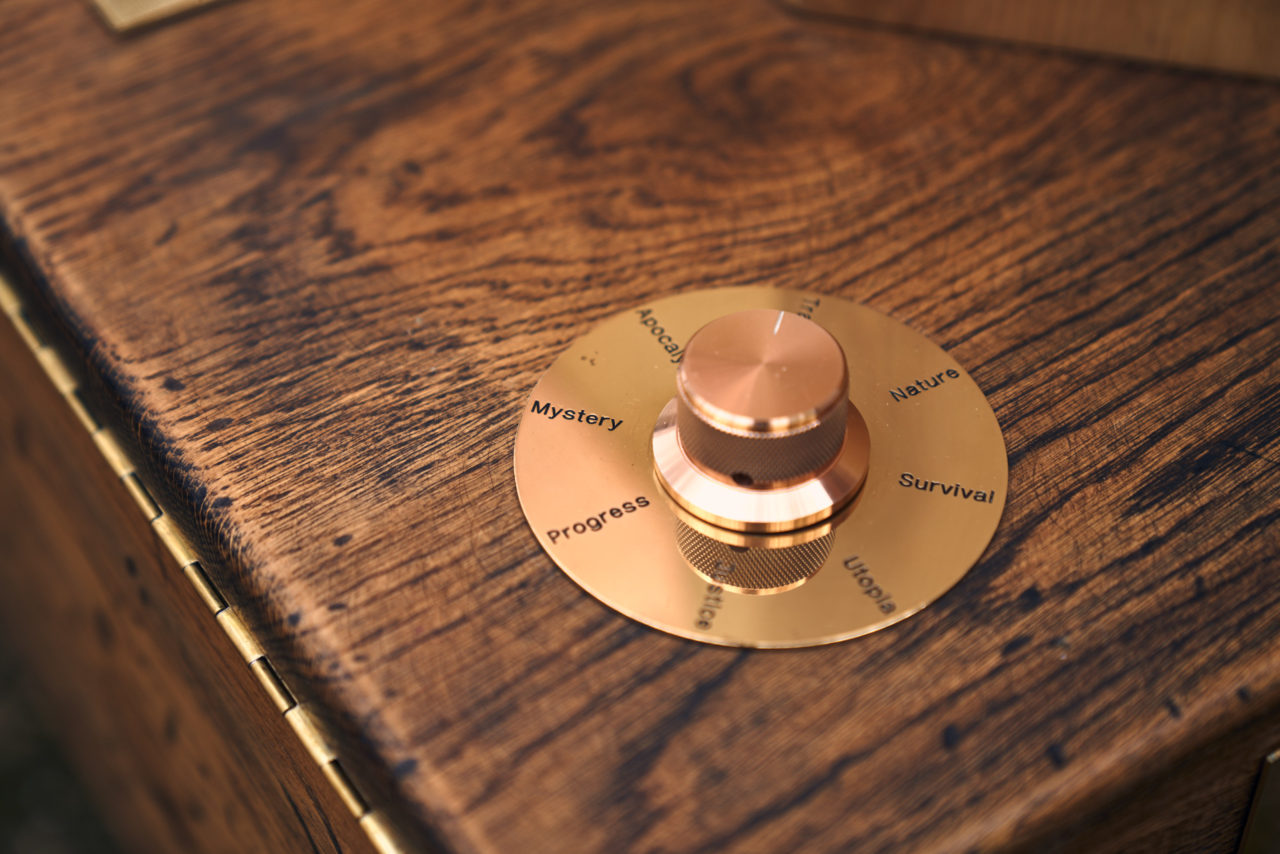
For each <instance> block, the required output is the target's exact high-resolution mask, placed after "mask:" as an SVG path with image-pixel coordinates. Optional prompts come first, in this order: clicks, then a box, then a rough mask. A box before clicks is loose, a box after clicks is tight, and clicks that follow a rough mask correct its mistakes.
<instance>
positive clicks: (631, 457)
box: [515, 288, 1008, 647]
mask: <svg viewBox="0 0 1280 854" xmlns="http://www.w3.org/2000/svg"><path fill="white" fill-rule="evenodd" d="M747 308H773V309H786V310H789V311H794V312H796V313H798V314H801V315H804V316H806V317H809V318H811V319H812V320H814V321H815V322H817V323H819V324H821V325H822V326H823V327H825V328H826V329H827V331H829V332H830V333H831V334H832V335H833V336H835V338H836V340H838V341H839V342H840V344H841V346H842V347H843V348H844V351H845V353H846V354H847V356H848V359H849V399H850V401H852V403H853V404H854V406H856V407H857V409H858V411H859V412H860V413H861V415H862V417H863V419H864V420H865V421H866V425H867V430H868V433H869V435H870V443H871V451H870V465H869V468H868V472H867V477H866V481H865V483H864V484H863V487H862V490H861V491H860V492H859V494H858V496H857V498H855V499H854V502H853V505H852V507H851V508H850V509H849V510H848V511H847V512H846V513H843V514H841V517H840V518H839V520H838V521H837V522H836V523H835V525H834V531H832V532H831V536H830V551H829V552H828V554H827V557H826V560H825V562H824V563H823V565H822V568H821V569H819V570H818V571H817V572H815V573H814V574H813V575H812V576H811V577H809V578H808V580H807V581H805V582H804V583H802V584H800V585H799V586H796V587H794V588H792V589H788V590H786V591H784V592H780V593H776V594H773V595H768V596H751V595H745V594H741V593H735V592H731V591H729V590H725V589H723V588H722V587H720V586H718V585H716V584H713V583H711V582H709V581H708V580H707V579H706V578H703V577H701V576H699V575H698V574H697V573H696V572H694V570H693V568H692V567H691V566H690V564H689V563H687V562H686V560H685V559H684V558H683V557H682V556H681V552H680V549H679V547H678V544H677V530H678V522H679V517H678V516H677V511H676V509H675V508H674V506H673V505H672V503H671V502H670V499H668V498H667V497H666V493H665V492H664V490H663V489H662V487H661V486H660V485H659V484H658V483H657V480H656V478H655V475H654V469H653V456H652V450H651V437H652V434H653V427H654V424H655V422H656V421H657V419H658V416H659V413H660V412H661V411H662V409H663V407H664V406H665V405H666V404H667V402H668V401H669V400H671V398H672V396H673V395H674V394H675V371H676V365H677V364H678V363H679V360H680V357H681V354H682V352H683V346H684V343H685V342H687V341H688V340H689V338H690V336H691V335H692V334H693V333H694V332H695V331H696V330H697V329H698V328H699V327H701V326H702V325H703V324H704V323H706V322H707V321H709V320H711V319H713V318H715V317H718V316H720V315H723V314H728V313H729V312H733V311H739V310H742V309H747ZM909 387H913V388H915V393H914V394H913V393H912V392H911V391H909V390H908V388H909ZM515 474H516V488H517V490H518V492H519V495H520V502H521V505H522V506H523V508H524V512H525V516H526V518H527V519H528V520H529V524H530V526H531V527H532V528H533V532H534V534H535V536H536V537H537V538H538V541H539V542H540V543H541V544H542V546H543V548H545V549H546V550H547V553H548V554H550V555H551V558H552V559H553V560H554V561H555V562H556V563H557V564H558V565H559V566H560V568H561V569H563V570H564V572H565V573H566V574H567V575H568V576H569V577H570V578H572V579H573V580H574V581H575V582H577V583H578V584H579V585H580V586H581V587H582V588H583V589H584V590H586V591H587V592H588V593H590V594H591V595H593V596H595V597H596V598H597V599H599V600H600V601H601V602H603V603H604V604H606V605H608V606H609V607H611V608H613V609H615V610H617V611H619V612H621V613H622V614H625V615H626V616H628V617H631V618H633V619H635V620H639V621H640V622H642V623H644V624H646V625H649V626H652V627H654V628H656V629H661V630H662V631H665V632H670V633H672V634H675V635H679V636H681V637H685V638H689V639H691V640H698V641H704V642H706V643H714V644H724V645H729V646H748V647H798V646H813V645H818V644H825V643H834V642H836V641H842V640H847V639H849V638H853V637H857V636H858V635H863V634H867V633H868V632H873V631H876V630H877V629H882V628H884V627H885V626H889V625H892V624H893V623H896V622H898V621H899V620H902V619H904V618H906V617H908V616H910V615H911V614H914V613H915V612H917V611H919V610H920V609H921V608H923V607H925V606H926V605H928V604H929V603H931V602H933V601H934V600H936V599H937V598H938V597H939V596H941V595H942V594H943V593H945V592H946V591H947V590H948V589H949V588H950V587H952V586H953V585H954V584H955V583H956V582H957V581H959V580H960V578H961V577H962V576H963V575H964V574H965V573H966V572H967V571H968V570H969V568H970V567H971V566H973V564H974V563H975V562H976V561H977V560H978V558H979V557H980V556H981V555H982V552H983V550H984V549H986V547H987V544H988V543H989V542H990V541H991V537H992V535H993V534H994V533H995V530H996V526H997V525H998V524H999V522H1000V515H1001V513H1002V511H1003V510H1004V500H1005V490H1006V487H1007V485H1008V460H1007V457H1006V455H1005V447H1004V438H1003V436H1002V435H1001V433H1000V425H999V423H998V422H997V421H996V417H995V413H993V412H992V411H991V407H990V406H989V405H988V404H987V401H986V398H985V397H984V396H983V394H982V391H981V390H980V389H979V388H978V386H977V384H976V383H974V381H973V380H972V379H971V378H970V377H969V375H968V374H967V373H965V371H964V369H963V368H961V367H960V365H959V364H957V363H956V361H955V360H954V359H952V358H951V357H950V356H948V355H947V354H946V352H944V351H943V350H942V349H941V348H939V347H938V346H936V345H935V344H933V343H932V342H930V341H929V340H928V339H927V338H925V337H924V336H922V335H920V334H919V333H917V332H915V331H913V330H911V329H909V328H907V327H906V326H903V325H902V324H900V323H898V322H897V321H895V320H892V319H891V318H889V317H886V316H885V315H883V314H880V313H879V312H876V311H874V310H872V309H869V308H866V307H865V306H861V305H858V304H856V303H852V302H849V301H847V300H842V299H839V298H836V297H830V296H818V295H812V294H804V293H799V292H794V291H780V290H775V289H771V288H726V289H722V290H714V291H699V292H693V293H687V294H681V295H679V296H674V297H669V298H667V299H663V300H660V301H658V302H654V303H651V304H649V305H646V306H641V307H639V308H635V309H629V310H627V311H624V312H622V313H621V314H618V315H616V316H614V317H612V318H610V319H609V320H607V321H605V322H604V323H602V324H600V325H599V326H598V327H596V329H594V330H592V331H591V332H590V333H588V334H587V335H585V336H583V337H582V338H580V339H579V340H577V341H576V342H574V343H573V344H572V345H571V346H570V347H569V348H568V349H567V350H566V351H565V352H564V353H562V354H561V355H560V357H559V358H558V359H556V361H555V363H554V364H553V365H552V366H551V369H550V370H548V371H547V373H546V374H545V375H544V376H543V377H542V379H541V380H540V381H539V382H538V384H537V385H536V386H534V389H533V392H532V394H531V395H530V397H529V400H528V401H527V402H526V404H525V406H524V413H523V415H522V417H521V420H520V427H519V430H518V432H517V434H516V442H515ZM919 484H923V488H921V487H920V485H919ZM931 484H932V485H931Z"/></svg>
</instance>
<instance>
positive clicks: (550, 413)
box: [533, 400, 622, 433]
mask: <svg viewBox="0 0 1280 854" xmlns="http://www.w3.org/2000/svg"><path fill="white" fill-rule="evenodd" d="M533 411H534V412H536V413H537V414H538V415H545V416H547V417H548V418H550V419H551V420H552V421H555V420H556V419H557V418H563V419H564V420H565V421H579V422H581V423H583V424H598V425H600V426H601V427H603V426H605V424H608V425H609V432H610V433H612V432H613V431H614V430H617V429H618V428H619V427H621V426H622V419H621V418H609V417H608V416H605V415H596V414H595V413H593V412H586V411H584V410H581V409H568V408H561V407H559V406H552V405H551V404H549V403H543V402H542V401H540V400H535V401H534V402H533Z"/></svg>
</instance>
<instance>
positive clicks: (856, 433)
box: [653, 309, 868, 532]
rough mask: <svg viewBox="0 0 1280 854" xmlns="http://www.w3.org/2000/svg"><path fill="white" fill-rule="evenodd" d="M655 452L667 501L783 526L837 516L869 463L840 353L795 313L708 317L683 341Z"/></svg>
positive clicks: (718, 518) (733, 521)
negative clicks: (681, 352) (672, 389)
mask: <svg viewBox="0 0 1280 854" xmlns="http://www.w3.org/2000/svg"><path fill="white" fill-rule="evenodd" d="M653 453H654V467H655V470H656V473H657V475H658V479H659V481H660V482H661V483H662V485H663V486H664V488H665V489H666V491H667V493H668V494H669V495H670V496H671V498H672V499H674V500H675V502H676V503H677V504H678V505H679V506H680V507H682V508H683V509H685V510H687V511H688V512H689V513H691V514H693V515H694V516H696V517H698V518H700V519H703V520H705V521H708V522H711V523H712V524H714V525H717V526H720V527H723V528H728V529H731V530H736V531H761V532H780V531H794V530H796V529H798V528H801V527H804V526H806V525H811V524H814V523H815V522H818V521H821V520H823V519H827V518H830V517H831V516H832V515H833V514H834V513H835V512H836V511H837V510H838V509H839V508H840V507H842V506H844V505H845V504H847V503H848V502H849V501H850V499H852V497H853V496H854V495H855V494H856V493H857V491H858V489H859V487H861V485H862V481H863V479H864V478H865V476H866V471H867V457H868V435H867V428H866V423H865V422H864V421H863V419H862V417H861V415H859V414H858V412H857V410H856V409H855V408H854V407H853V406H852V405H851V404H850V402H849V372H848V367H847V364H846V361H845V353H844V350H843V349H841V347H840V344H839V343H838V342H837V341H836V340H835V338H833V337H832V336H831V334H830V333H828V332H827V331H826V330H825V329H823V328H822V327H821V326H820V325H819V324H817V323H814V322H813V321H812V320H808V319H807V318H804V317H801V316H800V315H798V314H794V313H792V312H788V311H780V310H777V309H755V310H751V311H740V312H736V313H734V314H729V315H725V316H723V317H720V318H717V319H715V320H712V321H711V322H710V323H708V324H706V325H705V326H703V327H702V328H701V329H699V330H698V331H697V332H696V333H694V335H693V337H692V338H691V339H690V340H689V344H688V346H687V347H686V348H685V354H684V358H683V360H682V361H681V363H680V367H679V369H678V371H677V373H676V396H675V398H674V399H672V401H671V402H670V403H668V404H667V406H666V408H664V409H663V411H662V414H661V415H660V416H659V418H658V423H657V425H656V426H655V428H654V434H653Z"/></svg>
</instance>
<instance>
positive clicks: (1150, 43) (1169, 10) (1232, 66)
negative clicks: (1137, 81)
mask: <svg viewBox="0 0 1280 854" xmlns="http://www.w3.org/2000/svg"><path fill="white" fill-rule="evenodd" d="M785 2H787V3H789V4H791V5H792V6H793V7H795V8H796V9H800V10H804V11H807V12H815V13H819V14H826V15H838V16H842V17H849V18H853V19H856V20H858V21H860V22H862V23H872V22H874V23H877V24H891V25H895V26H907V27H913V28H915V27H918V28H920V29H924V30H933V31H938V32H946V33H960V34H963V35H967V36H982V37H984V38H997V39H1010V40H1013V41H1018V42H1027V43H1030V44H1036V45H1046V46H1049V47H1055V48H1068V49H1070V50H1083V51H1089V52H1092V53H1107V54H1114V55H1116V56H1123V57H1128V58H1132V59H1141V60H1148V61H1155V62H1168V63H1173V64H1175V65H1184V66H1192V67H1196V68H1213V69H1217V70H1220V71H1227V72H1232V73H1235V74H1256V75H1261V76H1265V77H1270V78H1272V79H1275V78H1280V50H1277V44H1280V4H1277V3H1275V2H1274V1H1273V0H960V2H956V0H785Z"/></svg>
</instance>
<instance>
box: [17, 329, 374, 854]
mask: <svg viewBox="0 0 1280 854" xmlns="http://www.w3.org/2000/svg"><path fill="white" fill-rule="evenodd" d="M0 365H3V366H4V370H3V371H0V484H2V485H3V489H2V490H0V576H2V577H3V579H4V595H3V596H0V641H3V643H4V648H5V650H6V651H7V652H8V653H11V654H13V655H14V656H15V657H17V658H20V659H21V660H22V661H24V662H25V664H26V668H25V671H26V672H25V679H24V681H25V682H26V683H27V690H28V692H29V693H31V694H33V695H34V696H35V698H36V699H38V700H39V701H41V702H40V703H39V705H40V708H41V710H42V712H43V718H44V723H45V726H46V728H47V729H48V730H50V731H53V732H56V733H57V734H58V736H59V738H60V740H61V742H62V744H63V747H64V748H65V749H66V750H67V752H69V753H70V754H71V755H72V757H73V758H74V759H75V760H76V761H77V762H78V764H79V771H80V774H81V777H82V778H83V779H84V780H86V781H87V782H88V783H89V784H90V785H91V787H92V795H93V797H94V800H95V802H96V803H97V805H98V807H99V814H100V815H101V816H102V818H103V819H104V821H105V822H106V823H107V824H108V825H109V826H110V829H111V831H112V832H113V833H114V834H115V835H116V836H117V837H118V839H119V840H120V842H121V843H122V847H121V850H122V851H128V852H149V851H185V852H211V854H212V852H232V851H281V852H283V851H289V852H294V851H297V852H316V854H320V852H324V854H329V852H334V854H337V852H349V854H363V852H370V854H371V852H372V851H373V848H372V847H371V846H370V844H369V841H368V839H367V838H366V837H365V835H364V834H363V833H362V832H361V830H360V828H359V827H357V825H356V822H355V820H354V819H352V818H351V817H350V815H349V814H348V812H347V810H346V808H345V807H344V806H343V804H342V801H341V800H339V798H338V795H337V793H336V792H335V791H334V790H333V789H332V788H331V787H330V786H329V783H328V781H327V780H326V779H325V777H324V775H323V774H322V773H321V771H320V768H319V767H318V766H317V765H316V764H315V763H314V762H313V761H312V760H311V757H310V756H309V755H308V754H307V752H306V750H305V749H304V748H303V746H302V744H301V743H300V742H299V741H298V740H297V739H296V738H294V736H293V733H292V732H291V731H290V729H289V727H288V726H287V725H286V723H285V722H284V720H283V719H282V718H281V716H280V715H279V713H277V712H276V711H275V709H274V708H272V707H271V706H270V705H269V704H267V703H264V702H263V698H262V696H261V689H260V688H259V686H258V684H257V683H256V682H255V681H254V679H253V676H252V675H250V672H249V669H248V667H246V666H245V664H244V662H243V661H241V660H240V659H239V657H238V656H237V655H236V652H235V650H234V648H232V647H231V645H230V644H229V643H227V641H226V638H225V637H223V636H222V632H221V630H220V629H218V627H217V626H216V624H215V623H214V619H213V615H212V614H211V613H210V612H209V610H208V609H207V608H206V607H205V605H204V603H202V602H201V601H200V599H199V598H198V597H197V596H196V593H195V591H194V590H193V589H192V588H191V587H190V586H189V585H188V584H187V583H186V582H185V580H184V579H183V576H182V573H181V572H180V571H179V570H178V567H177V566H176V565H175V564H174V562H173V559H172V557H171V556H170V555H169V554H168V553H167V552H166V551H165V550H164V546H163V545H162V544H161V543H160V542H159V540H157V539H156V538H155V536H154V535H153V534H152V532H151V529H150V528H149V526H148V525H147V524H146V522H145V521H144V520H143V517H142V515H141V514H140V513H139V512H138V509H137V507H136V506H134V503H133V501H132V499H131V498H130V497H129V494H128V493H127V492H126V491H125V487H124V485H123V484H122V483H121V482H120V480H119V478H118V477H116V475H115V473H113V472H112V471H111V470H110V469H109V468H108V467H107V464H106V462H105V461H104V460H103V459H102V457H101V455H100V454H99V453H98V449H97V447H95V445H94V444H93V442H92V441H91V440H90V438H89V435H88V433H87V432H86V431H85V429H84V428H83V427H82V426H81V425H80V423H79V422H78V421H77V420H76V417H75V416H74V415H73V414H72V412H71V410H70V409H69V408H68V407H67V406H66V404H65V402H64V401H63V400H62V398H61V396H60V395H59V394H58V393H57V391H56V390H55V389H54V387H53V386H52V385H50V384H49V382H48V380H47V379H46V377H45V376H44V374H43V373H42V372H41V370H40V368H39V366H38V365H37V364H36V362H35V360H34V359H33V358H32V357H31V354H30V353H29V352H28V351H26V348H25V347H24V345H23V342H22V341H21V340H20V339H19V338H18V336H17V334H16V333H15V331H14V329H13V327H12V326H11V325H10V324H9V321H8V318H6V317H5V316H4V315H3V314H0ZM64 818H65V816H64ZM15 845H17V846H18V847H17V848H15V849H12V850H29V851H35V850H37V849H39V850H46V849H43V848H40V847H39V844H38V843H36V842H33V841H31V840H30V839H27V840H26V841H25V842H23V841H20V840H15ZM31 846H35V847H31ZM48 850H53V849H48ZM58 850H62V849H58Z"/></svg>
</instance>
